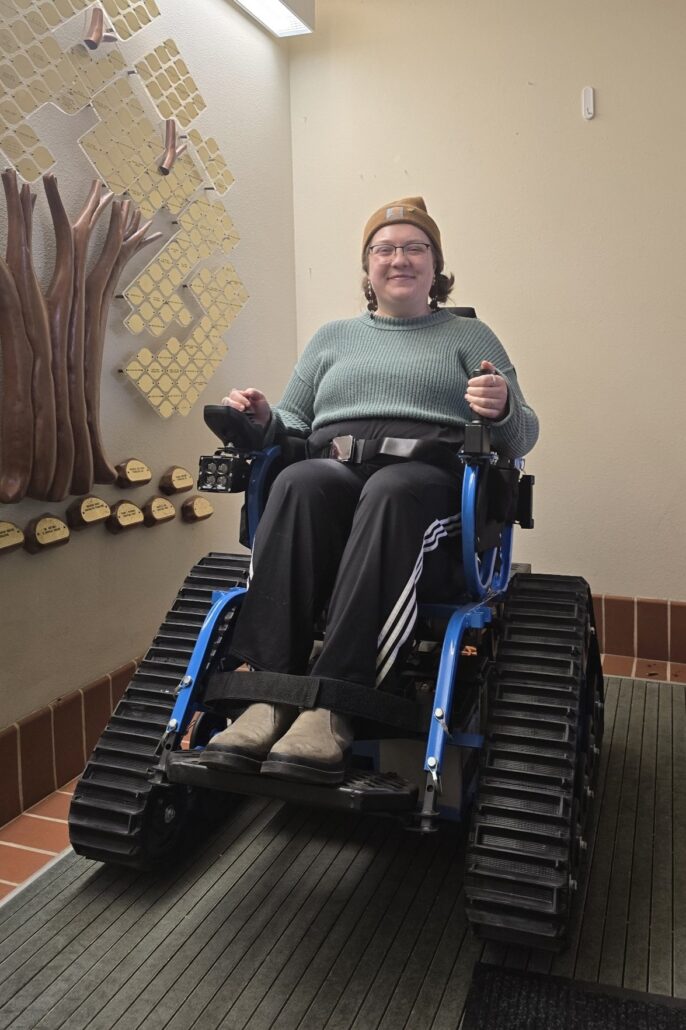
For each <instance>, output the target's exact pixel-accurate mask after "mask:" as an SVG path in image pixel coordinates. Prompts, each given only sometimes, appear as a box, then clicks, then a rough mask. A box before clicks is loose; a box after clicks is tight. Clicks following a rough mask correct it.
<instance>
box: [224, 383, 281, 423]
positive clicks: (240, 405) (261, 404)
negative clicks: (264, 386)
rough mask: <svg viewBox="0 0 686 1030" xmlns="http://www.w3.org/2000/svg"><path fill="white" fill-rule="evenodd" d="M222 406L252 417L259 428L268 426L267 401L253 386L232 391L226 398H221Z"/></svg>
mask: <svg viewBox="0 0 686 1030" xmlns="http://www.w3.org/2000/svg"><path fill="white" fill-rule="evenodd" d="M222 404H226V405H228V407H230V408H235V409H236V411H242V412H244V413H245V414H246V415H250V416H252V419H253V421H255V422H257V424H258V425H260V426H267V425H269V420H270V419H271V417H272V409H271V408H270V406H269V401H268V400H267V398H266V397H265V395H264V394H263V393H262V392H261V391H260V390H256V389H255V388H254V387H253V386H249V387H247V389H245V390H232V391H231V393H230V394H229V395H228V397H222Z"/></svg>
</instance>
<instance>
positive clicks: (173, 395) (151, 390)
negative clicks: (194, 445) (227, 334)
mask: <svg viewBox="0 0 686 1030" xmlns="http://www.w3.org/2000/svg"><path fill="white" fill-rule="evenodd" d="M227 350H228V348H227V346H226V344H225V343H224V341H223V340H222V339H221V337H220V336H218V335H217V333H216V332H215V331H214V329H213V327H212V323H211V321H210V319H209V318H203V319H201V321H200V323H199V325H198V326H196V328H195V330H194V331H193V333H192V335H191V336H190V338H189V339H188V340H186V341H185V343H181V342H180V341H179V340H177V339H175V338H174V337H172V339H171V340H168V341H167V342H166V343H165V345H164V346H163V347H162V349H161V350H160V351H158V352H157V354H153V353H152V352H151V351H150V350H149V349H148V348H147V347H143V348H142V349H141V350H139V351H138V353H137V354H136V355H135V356H134V357H133V358H132V359H131V361H129V363H128V364H127V365H126V366H125V368H123V369H122V371H123V372H124V374H125V375H126V376H127V377H128V378H129V379H130V380H131V382H132V383H133V384H134V385H135V386H136V387H137V389H138V390H140V392H141V393H142V394H143V396H144V397H145V399H146V400H147V401H148V403H149V404H150V405H152V407H153V408H154V409H155V411H157V413H158V414H159V415H161V416H162V418H169V416H170V415H173V414H174V412H178V413H179V414H180V415H187V414H188V412H189V411H190V410H191V408H192V407H193V405H194V404H195V402H196V401H197V399H198V397H199V396H200V394H201V393H202V391H203V390H204V389H205V387H206V386H207V384H208V383H209V381H210V379H211V378H212V376H213V375H214V373H215V372H216V371H217V369H218V367H219V365H220V364H221V361H222V359H223V358H224V357H225V355H226V353H227Z"/></svg>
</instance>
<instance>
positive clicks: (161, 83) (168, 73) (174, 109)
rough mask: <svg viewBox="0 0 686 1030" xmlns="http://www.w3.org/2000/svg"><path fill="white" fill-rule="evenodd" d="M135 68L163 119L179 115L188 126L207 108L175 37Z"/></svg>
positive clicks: (156, 48)
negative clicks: (182, 57)
mask: <svg viewBox="0 0 686 1030" xmlns="http://www.w3.org/2000/svg"><path fill="white" fill-rule="evenodd" d="M136 71H137V72H138V74H139V75H140V77H141V80H142V81H143V83H144V84H145V87H146V89H147V91H148V93H149V94H150V96H151V98H152V101H153V103H154V104H155V107H156V108H157V110H158V111H159V113H160V114H161V115H162V117H163V118H176V120H177V122H178V123H179V125H181V126H182V127H183V128H187V126H189V125H190V123H191V122H192V121H193V119H194V118H197V116H198V115H199V114H200V112H201V111H203V110H204V109H205V106H206V105H205V101H204V100H203V98H202V97H201V96H200V94H199V92H198V87H197V86H196V85H195V82H194V81H193V79H192V78H191V76H190V73H189V71H188V68H187V67H186V64H185V62H184V61H183V60H182V59H181V56H180V54H179V51H178V48H177V46H176V43H175V42H174V40H173V39H168V40H166V41H165V42H164V43H162V44H161V45H160V46H158V47H155V49H154V50H153V52H152V53H151V54H148V55H147V56H146V57H144V58H143V60H142V61H139V62H138V64H137V65H136Z"/></svg>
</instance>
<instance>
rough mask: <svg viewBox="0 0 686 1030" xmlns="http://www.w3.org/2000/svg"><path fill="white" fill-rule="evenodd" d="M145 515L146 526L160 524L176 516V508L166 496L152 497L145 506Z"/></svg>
mask: <svg viewBox="0 0 686 1030" xmlns="http://www.w3.org/2000/svg"><path fill="white" fill-rule="evenodd" d="M143 517H144V521H145V524H146V526H159V524H160V522H171V520H172V519H175V518H176V508H175V507H174V505H173V504H172V502H171V501H169V500H167V498H166V497H152V498H151V499H150V500H149V501H148V503H147V504H146V505H144V506H143Z"/></svg>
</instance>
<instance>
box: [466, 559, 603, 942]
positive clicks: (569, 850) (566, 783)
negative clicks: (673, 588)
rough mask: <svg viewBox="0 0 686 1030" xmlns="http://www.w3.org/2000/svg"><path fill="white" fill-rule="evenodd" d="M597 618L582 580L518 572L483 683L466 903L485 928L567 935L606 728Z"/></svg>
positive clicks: (522, 937) (510, 935)
mask: <svg viewBox="0 0 686 1030" xmlns="http://www.w3.org/2000/svg"><path fill="white" fill-rule="evenodd" d="M592 625H593V612H592V601H591V596H590V590H589V587H588V584H587V583H586V582H585V580H583V579H581V578H579V577H573V576H538V575H529V574H519V575H517V576H515V577H513V579H512V581H511V583H510V586H509V587H508V591H507V594H506V598H505V602H504V605H503V611H502V619H501V625H500V627H499V628H498V629H497V630H496V633H497V634H498V639H497V650H496V655H495V662H494V665H493V668H492V670H491V672H490V674H489V677H488V681H487V686H486V690H487V712H488V714H487V717H486V725H485V744H484V749H483V751H482V756H481V769H480V775H479V784H478V788H477V794H476V798H475V803H474V810H473V815H472V823H471V829H470V835H469V844H468V848H467V858H466V874H465V895H466V899H467V915H468V917H469V919H470V921H471V923H472V925H473V927H474V929H475V930H476V932H477V934H478V935H479V936H482V937H486V938H491V939H495V940H499V941H508V942H512V943H518V944H525V945H529V946H533V947H539V948H547V949H553V950H558V949H559V948H560V947H562V946H563V945H564V938H565V933H566V929H567V925H568V921H569V910H570V905H571V898H572V894H573V886H574V883H575V881H576V879H577V877H578V875H579V869H578V865H579V858H578V856H579V855H580V854H581V851H580V847H579V837H580V836H581V835H582V834H583V831H584V824H585V820H586V819H587V818H588V812H589V805H588V803H587V798H586V797H585V796H584V791H585V790H586V789H587V788H592V786H593V784H592V783H589V782H588V781H587V780H586V781H585V780H584V775H583V770H584V768H585V766H586V760H587V754H586V752H587V750H588V748H589V747H593V745H594V744H595V745H596V746H599V744H600V736H601V733H602V727H601V726H598V725H597V723H598V722H599V721H600V720H599V719H598V717H597V714H595V713H597V709H596V708H595V707H594V702H597V701H599V702H600V703H602V673H601V672H600V663H599V657H598V655H597V648H596V647H595V646H594V643H593V641H592V636H591V634H592V632H593V630H592V628H591V627H592ZM594 688H596V690H597V696H593V697H589V696H588V695H589V692H592V691H593V690H594ZM594 720H595V724H594ZM597 767H598V763H597V762H595V764H594V768H595V770H597ZM579 813H581V815H579Z"/></svg>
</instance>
